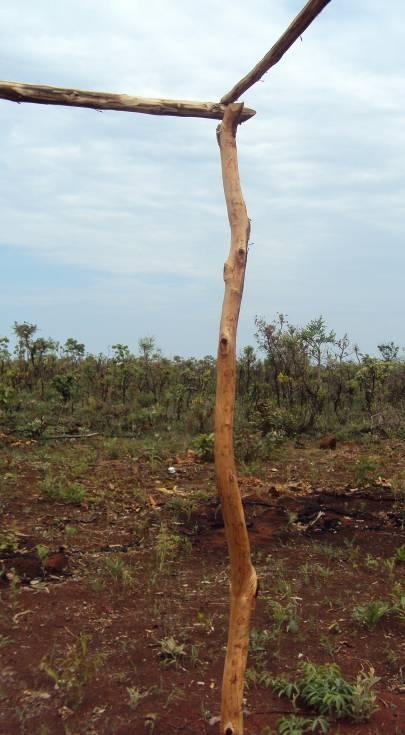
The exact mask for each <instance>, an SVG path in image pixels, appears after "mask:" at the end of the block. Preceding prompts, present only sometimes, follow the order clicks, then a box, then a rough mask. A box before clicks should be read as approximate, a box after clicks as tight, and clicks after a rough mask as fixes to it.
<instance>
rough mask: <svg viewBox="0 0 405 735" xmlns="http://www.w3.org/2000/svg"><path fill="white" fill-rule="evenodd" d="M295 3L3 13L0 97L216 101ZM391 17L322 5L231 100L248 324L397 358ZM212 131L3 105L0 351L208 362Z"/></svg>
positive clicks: (246, 338) (221, 224)
mask: <svg viewBox="0 0 405 735" xmlns="http://www.w3.org/2000/svg"><path fill="white" fill-rule="evenodd" d="M303 4H304V0H271V1H270V2H269V0H249V2H246V0H232V2H230V1H228V0H227V1H226V2H222V3H218V2H217V0H215V2H214V0H206V1H205V2H204V3H194V2H193V3H190V2H189V0H188V1H186V0H170V1H169V0H147V1H146V0H114V2H112V0H108V1H107V0H69V2H66V1H63V0H36V1H35V2H32V0H2V2H1V4H0V61H1V63H0V69H1V72H0V77H1V78H3V79H9V80H15V81H23V82H31V83H38V84H52V85H55V86H66V87H76V88H82V89H95V90H100V91H111V92H126V93H128V94H134V95H139V96H151V97H152V96H154V97H159V96H161V97H174V98H176V97H178V98H184V99H200V100H212V101H216V100H218V99H219V98H220V97H221V96H222V95H223V94H224V93H225V92H226V91H228V89H230V87H232V86H233V84H234V83H235V82H236V81H237V80H238V79H239V78H240V77H241V76H243V75H244V74H245V73H246V72H247V71H248V70H249V69H250V68H251V67H252V66H253V65H254V64H255V63H256V62H257V61H258V60H259V58H261V57H262V56H263V55H264V53H266V51H267V50H268V49H269V48H270V46H271V45H272V43H273V42H274V41H275V40H276V39H277V38H278V36H279V35H280V34H281V33H282V32H283V30H284V29H285V27H286V26H287V25H288V24H289V23H290V21H291V20H292V18H293V17H294V16H295V15H296V14H297V12H298V11H299V10H300V9H301V7H302V5H303ZM404 37H405V12H404V7H403V2H402V0H393V1H392V2H390V3H384V2H381V0H378V1H377V0H357V2H355V3H354V2H353V0H332V2H331V3H330V5H328V6H327V7H326V9H325V10H324V11H323V12H322V13H321V15H320V16H319V17H318V18H317V19H316V20H315V22H314V23H313V25H312V26H311V27H310V28H309V29H308V30H307V31H306V32H305V34H304V35H303V37H302V41H298V42H296V44H295V45H294V46H293V47H292V48H291V49H290V51H289V52H288V53H287V54H286V56H285V57H284V58H283V59H282V61H281V62H280V63H279V64H278V65H277V66H276V67H274V68H273V69H272V70H271V71H270V72H269V73H268V74H267V75H266V76H265V78H264V79H263V81H262V82H259V83H258V84H257V85H256V86H255V87H253V88H252V89H251V90H250V91H248V92H247V93H246V95H245V97H244V101H245V103H246V104H247V105H248V106H249V107H253V108H254V109H256V110H257V115H256V117H255V118H253V119H252V120H250V121H249V122H247V123H246V124H244V125H243V126H242V127H241V128H240V129H239V132H238V147H239V163H240V171H241V179H242V186H243V189H244V194H245V199H246V203H247V206H248V211H249V215H250V217H251V219H252V235H251V239H252V241H253V245H252V246H251V249H250V255H249V261H248V271H247V276H246V282H245V296H244V302H243V307H242V312H241V320H240V330H239V347H240V348H242V347H243V346H244V345H246V344H248V343H254V331H255V330H254V318H255V315H256V314H257V315H261V316H264V317H265V318H266V319H268V320H271V319H272V318H274V316H275V314H276V313H277V312H282V313H284V314H287V315H288V317H289V319H290V320H291V321H292V322H293V323H296V324H301V325H303V324H305V323H306V322H307V321H309V320H310V319H312V318H314V317H317V316H319V315H320V314H322V315H323V316H324V317H325V319H326V320H327V323H328V325H329V326H330V327H331V328H333V329H335V331H336V332H337V334H338V336H342V335H343V334H344V333H345V332H348V334H349V336H350V338H351V339H352V340H353V341H354V342H357V343H358V344H359V345H360V347H361V349H363V351H369V352H373V351H375V348H376V345H377V344H379V343H380V342H381V341H385V340H391V339H392V340H394V341H395V342H397V343H398V344H400V345H401V346H404V345H405V335H404V327H403V323H404V288H403V278H404V271H405V248H404V240H405V237H404V236H405V51H404V45H403V39H404ZM216 124H217V123H216V121H214V120H193V119H186V118H164V117H152V116H148V115H134V114H130V113H122V112H104V113H100V112H96V111H92V110H80V109H76V108H64V107H47V106H40V105H29V104H22V105H16V104H14V103H11V102H7V101H3V100H0V126H1V137H0V222H1V228H0V255H1V270H0V273H1V276H0V336H1V335H2V334H7V335H10V332H11V326H12V324H13V322H14V321H28V322H31V323H36V324H38V326H39V328H40V335H41V336H44V337H48V336H52V337H54V338H56V339H59V340H61V341H64V340H65V339H66V338H67V337H69V336H73V337H75V338H76V339H79V340H80V341H83V342H85V344H86V347H87V349H88V350H90V351H96V352H98V351H107V349H108V347H109V346H111V345H112V344H114V343H115V342H123V343H125V344H128V345H129V346H130V348H131V349H132V350H134V351H136V348H137V341H138V339H139V338H140V337H142V336H147V335H148V336H154V337H155V338H156V341H157V343H158V345H159V346H160V347H161V348H162V349H163V351H164V352H165V353H166V354H169V355H170V354H182V355H196V356H199V355H205V354H215V352H216V342H217V332H218V322H219V313H220V308H221V303H222V297H223V281H222V266H223V262H224V259H225V258H226V255H227V252H228V248H229V231H228V223H227V217H226V210H225V204H224V200H223V192H222V182H221V177H220V162H219V152H218V147H217V143H216V138H215V128H216Z"/></svg>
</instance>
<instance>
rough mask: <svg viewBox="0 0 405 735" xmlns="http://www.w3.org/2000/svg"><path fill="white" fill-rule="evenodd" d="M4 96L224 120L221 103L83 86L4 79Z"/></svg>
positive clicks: (0, 84) (0, 94) (0, 90)
mask: <svg viewBox="0 0 405 735" xmlns="http://www.w3.org/2000/svg"><path fill="white" fill-rule="evenodd" d="M0 99H4V100H10V101H11V102H32V103H36V104H39V105H67V106H69V107H89V108H91V109H94V110H118V111H121V112H140V113H143V114H146V115H171V116H176V117H205V118H213V119H214V120H222V118H223V115H224V112H225V106H224V105H223V104H221V103H219V102H192V101H188V100H166V99H148V98H147V97H132V96H130V95H128V94H113V93H111V92H88V91H84V90H81V89H64V88H63V87H50V86H48V85H45V84H22V83H20V82H6V81H0ZM255 114H256V113H255V110H250V109H249V108H247V107H244V108H243V112H242V116H241V122H244V121H245V120H249V118H251V117H253V115H255Z"/></svg>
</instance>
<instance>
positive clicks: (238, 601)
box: [215, 103, 257, 735]
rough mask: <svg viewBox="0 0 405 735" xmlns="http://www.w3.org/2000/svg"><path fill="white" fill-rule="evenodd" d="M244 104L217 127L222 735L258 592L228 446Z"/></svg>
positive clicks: (230, 722)
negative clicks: (225, 596)
mask: <svg viewBox="0 0 405 735" xmlns="http://www.w3.org/2000/svg"><path fill="white" fill-rule="evenodd" d="M242 110H243V104H242V103H237V104H231V105H229V106H228V107H227V108H226V111H225V113H224V117H223V121H222V123H221V125H219V126H218V129H217V138H218V143H219V147H220V152H221V164H222V179H223V184H224V192H225V201H226V206H227V210H228V218H229V224H230V228H231V247H230V252H229V255H228V259H227V260H226V262H225V265H224V281H225V296H224V302H223V306H222V315H221V324H220V333H219V345H218V360H217V393H216V404H215V470H216V477H217V487H218V492H219V497H220V500H221V505H222V513H223V517H224V523H225V531H226V538H227V543H228V550H229V556H230V563H231V584H230V620H229V631H228V644H227V651H226V659H225V668H224V676H223V682H222V704H221V725H220V733H221V735H242V733H243V711H242V700H243V683H244V674H245V669H246V660H247V653H248V646H249V628H250V618H251V614H252V610H253V608H254V601H255V596H256V591H257V577H256V572H255V569H254V567H253V566H252V562H251V558H250V545H249V538H248V534H247V529H246V522H245V516H244V512H243V506H242V500H241V496H240V491H239V486H238V480H237V476H236V467H235V459H234V449H233V419H234V410H235V389H236V332H237V326H238V319H239V310H240V304H241V301H242V294H243V284H244V279H245V269H246V260H247V252H248V240H249V233H250V222H249V219H248V216H247V212H246V206H245V202H244V200H243V195H242V190H241V186H240V180H239V171H238V159H237V149H236V131H237V127H238V123H239V122H240V117H241V113H242Z"/></svg>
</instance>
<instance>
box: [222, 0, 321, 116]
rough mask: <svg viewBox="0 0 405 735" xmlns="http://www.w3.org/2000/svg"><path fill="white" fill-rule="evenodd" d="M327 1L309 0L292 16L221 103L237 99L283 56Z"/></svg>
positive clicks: (225, 103)
mask: <svg viewBox="0 0 405 735" xmlns="http://www.w3.org/2000/svg"><path fill="white" fill-rule="evenodd" d="M328 3H330V0H309V2H308V3H307V4H306V5H305V7H304V8H303V9H302V10H301V12H300V13H298V15H297V17H296V18H294V20H293V22H292V23H291V24H290V25H289V26H288V28H287V30H286V31H284V33H283V35H282V36H280V38H279V39H278V41H277V42H276V43H275V44H274V46H272V48H271V49H270V51H268V53H267V54H266V56H263V58H262V59H261V61H259V63H258V64H256V66H255V67H254V68H253V69H251V71H250V72H249V73H248V74H246V76H245V77H243V79H241V80H240V81H239V82H237V83H236V84H235V86H234V87H232V89H231V90H230V92H227V93H226V94H224V96H223V97H222V99H221V102H222V104H223V105H229V103H230V102H235V100H237V99H239V97H240V96H241V95H242V94H244V92H246V90H247V89H249V88H250V87H252V86H253V85H254V84H255V83H256V82H258V81H259V79H261V78H262V76H263V74H265V73H266V71H268V70H269V69H270V68H271V67H272V66H274V65H275V64H277V62H278V61H280V59H281V57H282V56H284V54H285V52H286V51H288V49H289V48H290V46H292V45H293V43H294V42H295V41H296V40H297V38H299V36H300V35H301V34H302V33H304V31H305V30H306V29H307V28H308V26H309V25H311V23H312V21H313V20H314V19H315V18H316V16H317V15H319V13H320V12H321V10H323V9H324V7H325V6H326V5H328Z"/></svg>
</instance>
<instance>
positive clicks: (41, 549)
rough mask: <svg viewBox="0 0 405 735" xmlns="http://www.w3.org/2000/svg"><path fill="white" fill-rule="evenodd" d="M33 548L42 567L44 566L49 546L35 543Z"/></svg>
mask: <svg viewBox="0 0 405 735" xmlns="http://www.w3.org/2000/svg"><path fill="white" fill-rule="evenodd" d="M35 550H36V552H37V554H38V557H39V560H40V562H41V565H42V569H44V567H45V563H46V560H47V558H48V556H49V547H48V546H45V545H44V544H37V545H36V547H35Z"/></svg>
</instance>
